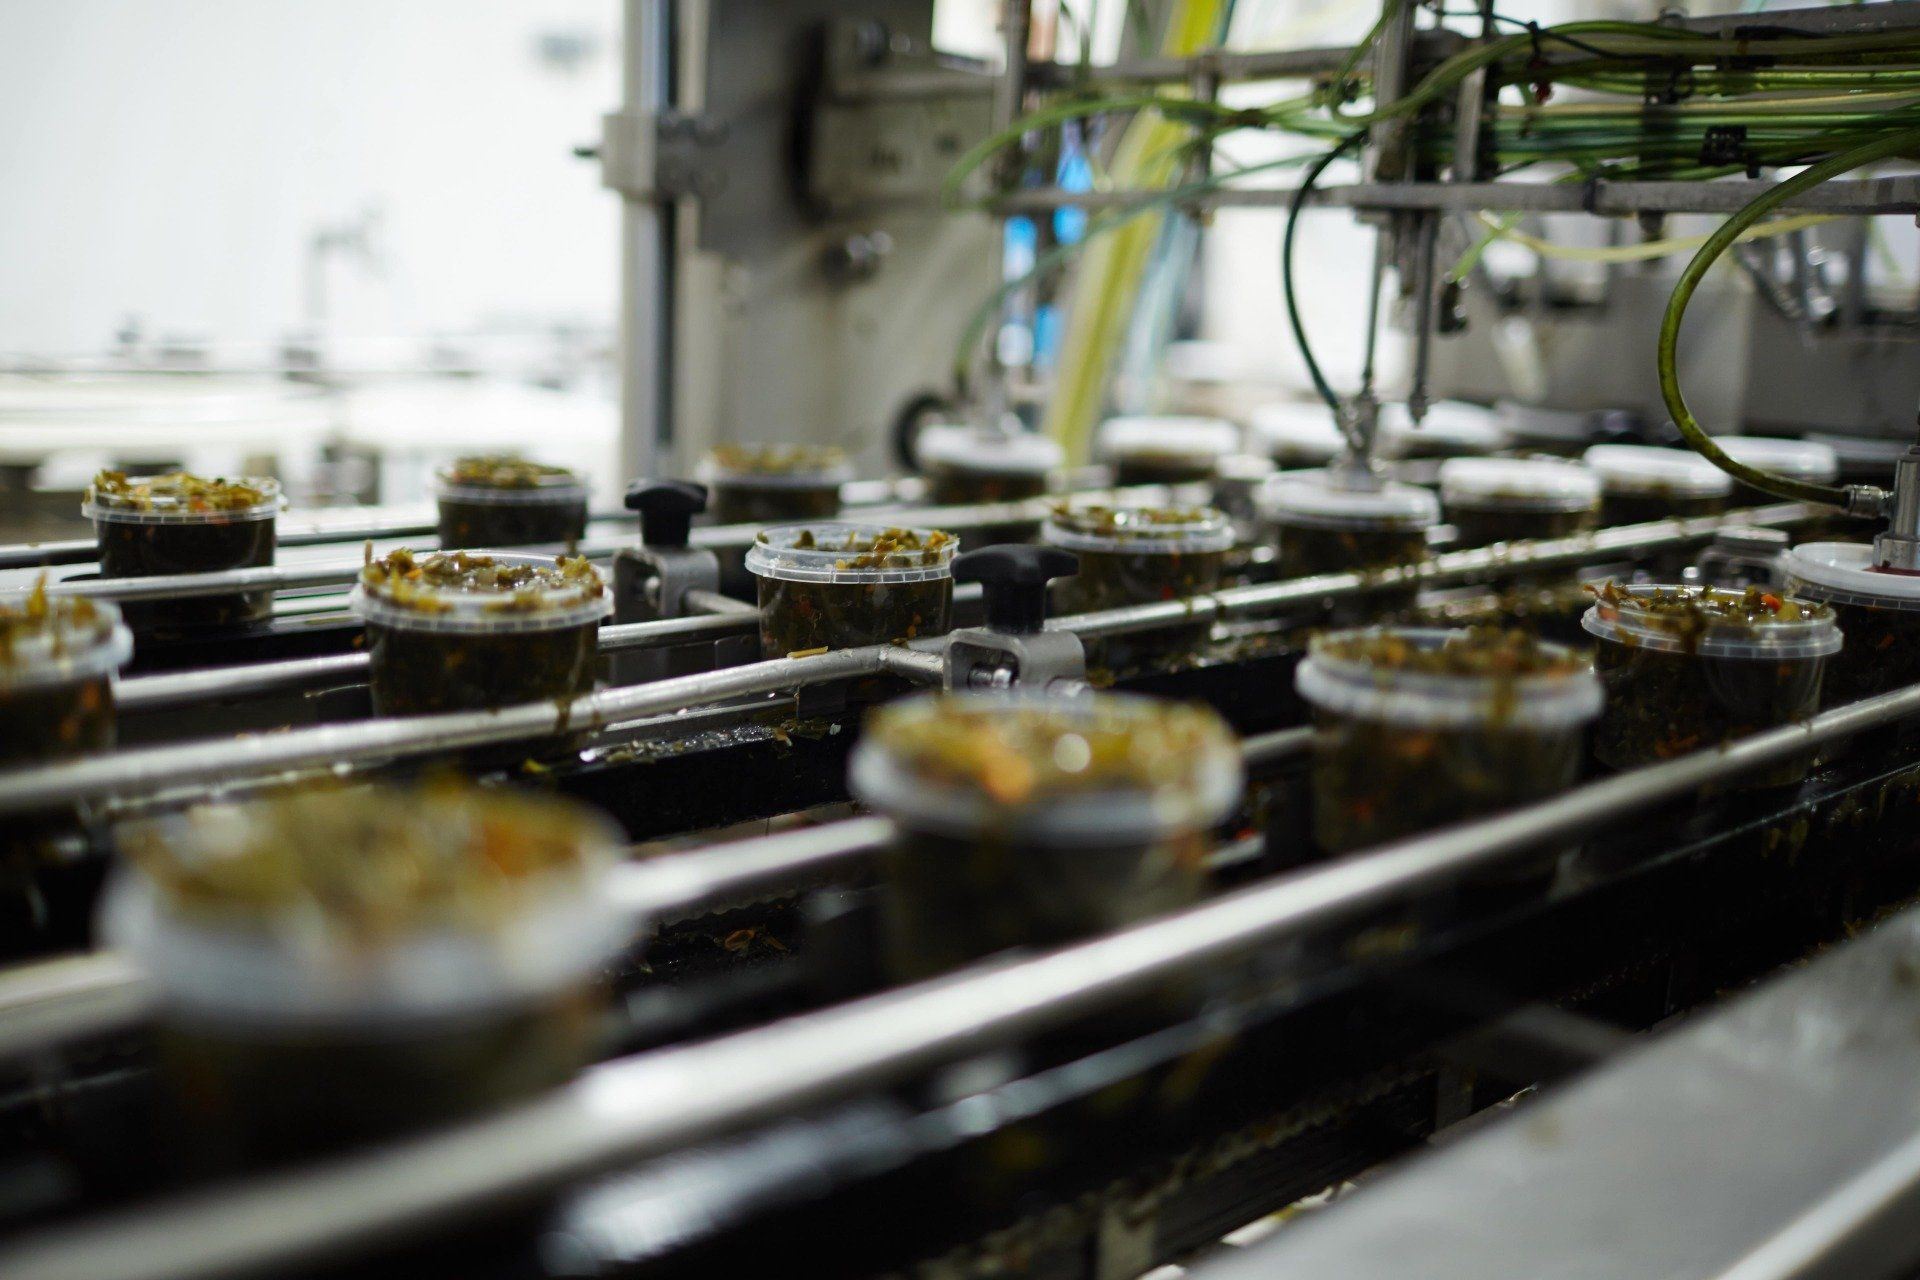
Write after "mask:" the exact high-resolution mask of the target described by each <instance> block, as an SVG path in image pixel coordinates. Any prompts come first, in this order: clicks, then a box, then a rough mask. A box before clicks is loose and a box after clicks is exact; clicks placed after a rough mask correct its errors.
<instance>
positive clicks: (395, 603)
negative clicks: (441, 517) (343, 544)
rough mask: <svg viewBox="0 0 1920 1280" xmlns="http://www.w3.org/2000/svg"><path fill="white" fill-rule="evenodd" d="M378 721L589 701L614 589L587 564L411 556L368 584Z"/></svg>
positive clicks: (369, 570)
mask: <svg viewBox="0 0 1920 1280" xmlns="http://www.w3.org/2000/svg"><path fill="white" fill-rule="evenodd" d="M352 604H353V608H354V611H355V612H356V613H358V614H359V615H360V616H361V618H363V619H364V620H365V621H366V624H367V649H368V652H369V653H370V655H371V657H372V667H373V669H372V685H373V705H374V709H375V710H376V711H377V712H379V713H380V714H381V715H427V714H432V713H434V712H440V711H472V710H479V709H482V708H489V709H490V708H494V707H504V706H512V705H514V704H516V703H522V702H541V701H545V700H547V699H560V700H566V699H570V698H576V697H579V696H580V695H582V694H585V693H591V692H592V691H593V678H594V667H595V663H596V660H597V658H598V656H599V628H600V620H601V619H602V618H604V617H606V616H607V614H608V613H610V612H612V609H613V605H612V602H611V600H610V599H609V598H608V596H607V589H606V584H605V582H604V581H602V579H601V577H600V573H599V571H598V570H596V569H595V568H594V567H593V566H592V565H590V564H588V563H587V562H586V561H585V560H584V559H580V558H577V557H576V558H568V557H565V556H563V557H561V558H560V559H558V560H555V559H554V558H552V557H551V556H535V555H525V554H516V553H514V552H510V551H472V552H469V551H451V552H442V553H438V554H434V555H427V556H415V555H414V554H413V553H412V552H410V551H407V550H405V549H402V550H399V551H395V552H393V553H392V554H391V555H389V556H387V557H386V558H385V559H381V560H376V561H373V562H372V563H371V564H369V565H367V567H366V568H365V569H363V570H362V571H361V574H360V585H359V586H357V587H356V588H354V592H353V597H352Z"/></svg>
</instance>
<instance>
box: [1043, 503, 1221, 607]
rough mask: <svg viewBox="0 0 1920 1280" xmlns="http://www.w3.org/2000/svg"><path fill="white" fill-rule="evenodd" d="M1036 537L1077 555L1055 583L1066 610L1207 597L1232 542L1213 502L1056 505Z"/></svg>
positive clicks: (1217, 585) (1217, 581)
mask: <svg viewBox="0 0 1920 1280" xmlns="http://www.w3.org/2000/svg"><path fill="white" fill-rule="evenodd" d="M1040 536H1041V541H1043V542H1045V543H1047V544H1048V545H1049V546H1055V547H1065V548H1066V549H1067V550H1068V551H1071V552H1073V553H1075V554H1076V555H1078V556H1079V557H1080V572H1079V573H1077V574H1075V575H1074V576H1073V577H1071V578H1067V579H1065V580H1063V581H1062V582H1061V583H1060V586H1059V588H1058V590H1059V604H1060V608H1061V610H1062V611H1064V612H1066V613H1092V612H1094V611H1096V610H1099V609H1117V608H1119V607H1120V606H1122V605H1128V604H1151V603H1154V602H1156V601H1160V600H1178V599H1182V598H1184V597H1186V596H1198V595H1205V594H1207V593H1208V592H1210V591H1213V590H1216V589H1217V588H1218V587H1219V585H1220V574H1221V570H1222V567H1223V566H1224V565H1225V563H1226V559H1227V553H1228V552H1229V551H1231V550H1233V544H1234V537H1233V522H1232V521H1231V520H1229V519H1228V518H1227V516H1226V513H1225V512H1222V511H1216V510H1214V509H1213V508H1212V507H1109V506H1100V505H1096V504H1092V503H1075V504H1073V505H1071V506H1061V507H1057V508H1055V509H1054V513H1053V516H1052V518H1051V519H1049V520H1048V521H1047V523H1046V527H1045V528H1044V529H1043V530H1042V531H1041V535H1040Z"/></svg>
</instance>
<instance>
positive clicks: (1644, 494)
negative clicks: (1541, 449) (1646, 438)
mask: <svg viewBox="0 0 1920 1280" xmlns="http://www.w3.org/2000/svg"><path fill="white" fill-rule="evenodd" d="M1581 461H1582V462H1583V463H1585V465H1586V466H1588V467H1589V468H1591V469H1592V470H1593V471H1594V472H1595V473H1596V474H1598V475H1599V477H1600V487H1601V501H1600V523H1601V524H1603V525H1616V524H1647V523H1649V522H1651V521H1654V520H1666V519H1670V518H1672V517H1675V516H1680V517H1691V516H1713V515H1719V514H1720V513H1721V512H1722V511H1725V510H1726V509H1727V500H1728V497H1729V496H1730V495H1731V494H1732V493H1733V478H1732V477H1731V476H1729V475H1728V474H1727V473H1726V472H1724V471H1722V470H1721V469H1720V468H1718V467H1716V466H1714V465H1713V464H1712V463H1711V462H1708V461H1707V460H1706V459H1705V458H1703V457H1701V456H1700V455H1699V454H1697V453H1694V452H1693V451H1692V450H1690V449H1659V448H1655V447H1653V446H1652V445H1644V444H1597V445H1594V446H1593V447H1592V448H1591V449H1588V450H1587V451H1586V453H1584V454H1582V455H1581Z"/></svg>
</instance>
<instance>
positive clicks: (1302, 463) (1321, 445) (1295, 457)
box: [1247, 400, 1347, 471]
mask: <svg viewBox="0 0 1920 1280" xmlns="http://www.w3.org/2000/svg"><path fill="white" fill-rule="evenodd" d="M1346 448H1347V441H1346V437H1345V436H1342V435H1341V434H1340V428H1339V426H1338V425H1337V424H1336V423H1335V422H1334V420H1333V414H1332V413H1331V412H1329V411H1328V409H1327V407H1326V406H1325V405H1323V404H1320V403H1318V402H1308V401H1296V400H1281V401H1276V402H1274V403H1272V404H1263V405H1260V406H1259V407H1258V408H1256V409H1254V410H1253V412H1252V413H1250V414H1248V415H1247V449H1248V451H1249V452H1252V453H1262V454H1265V455H1266V456H1267V457H1269V458H1272V459H1273V461H1274V464H1275V465H1276V466H1278V467H1279V468H1281V469H1282V470H1283V471H1284V470H1297V469H1299V468H1302V467H1324V466H1326V465H1327V464H1328V463H1329V462H1332V461H1333V460H1334V459H1335V458H1338V457H1339V456H1340V455H1341V454H1342V453H1344V452H1346Z"/></svg>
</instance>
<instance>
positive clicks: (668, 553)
mask: <svg viewBox="0 0 1920 1280" xmlns="http://www.w3.org/2000/svg"><path fill="white" fill-rule="evenodd" d="M719 585H720V558H719V557H718V556H716V555H715V554H714V553H713V552H711V551H706V550H701V549H698V548H694V547H622V548H621V549H620V551H619V552H618V553H616V554H615V555H614V557H613V619H614V621H615V622H657V621H659V620H661V619H664V618H681V617H685V616H687V607H686V605H687V593H688V592H689V591H717V590H718V589H719ZM744 642H745V638H743V639H742V640H741V641H738V642H734V643H732V644H729V643H727V642H721V644H718V645H716V644H715V642H713V641H711V640H706V641H701V642H698V643H695V644H685V645H673V646H666V647H661V648H657V649H646V650H641V651H638V652H634V653H621V654H615V655H614V657H613V672H612V674H613V676H614V679H615V681H616V682H617V683H621V684H645V683H647V682H649V681H652V680H664V679H667V678H668V677H670V676H682V675H692V674H694V673H696V672H701V671H712V670H714V669H716V667H719V666H725V665H730V662H729V661H728V659H729V658H737V660H740V661H750V660H751V655H750V654H749V653H745V652H742V653H739V654H737V655H735V654H731V653H726V652H725V650H730V649H738V648H739V646H740V644H743V643H744Z"/></svg>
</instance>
